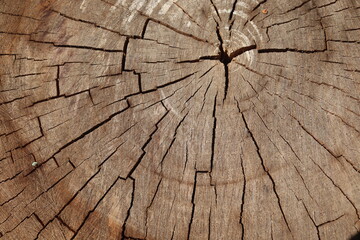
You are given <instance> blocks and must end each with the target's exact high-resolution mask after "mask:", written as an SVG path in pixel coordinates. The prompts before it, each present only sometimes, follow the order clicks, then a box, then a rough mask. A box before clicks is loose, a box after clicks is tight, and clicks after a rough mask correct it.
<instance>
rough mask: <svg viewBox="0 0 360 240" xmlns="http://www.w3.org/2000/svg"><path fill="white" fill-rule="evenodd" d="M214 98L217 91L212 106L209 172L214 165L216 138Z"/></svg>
mask: <svg viewBox="0 0 360 240" xmlns="http://www.w3.org/2000/svg"><path fill="white" fill-rule="evenodd" d="M216 99H217V93H216V95H215V98H214V107H213V114H212V117H213V120H214V121H213V128H212V140H211V157H210V172H212V170H213V167H214V157H215V140H216V122H217V119H216Z"/></svg>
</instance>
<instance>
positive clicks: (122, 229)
mask: <svg viewBox="0 0 360 240" xmlns="http://www.w3.org/2000/svg"><path fill="white" fill-rule="evenodd" d="M129 178H130V179H131V180H132V182H133V190H132V193H131V201H130V206H129V208H128V210H127V213H126V218H125V220H124V223H123V225H122V228H121V240H125V239H126V238H127V237H126V236H125V231H126V223H127V220H128V219H129V217H130V213H131V209H132V207H133V206H134V199H135V179H134V178H132V177H129Z"/></svg>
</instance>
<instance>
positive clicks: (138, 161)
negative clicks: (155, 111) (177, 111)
mask: <svg viewBox="0 0 360 240" xmlns="http://www.w3.org/2000/svg"><path fill="white" fill-rule="evenodd" d="M169 112H170V110H167V111H166V113H165V114H164V115H163V116H162V117H161V118H160V119H159V121H158V122H157V123H155V129H154V131H153V132H152V133H151V134H150V136H149V138H148V139H147V141H146V142H145V144H144V145H143V146H142V147H141V150H142V151H143V153H142V154H141V155H140V157H139V159H138V160H137V161H136V163H135V164H134V166H133V167H132V169H131V170H130V171H129V173H128V174H127V177H126V178H128V177H130V176H131V175H132V174H133V172H134V171H135V170H136V168H137V167H138V166H139V164H140V162H141V160H142V159H143V158H144V157H145V154H146V151H145V148H146V147H147V145H149V143H150V142H151V140H152V138H153V136H154V134H155V133H156V132H157V130H158V129H159V124H160V123H161V121H162V120H163V119H164V118H165V117H166V116H167V114H168V113H169Z"/></svg>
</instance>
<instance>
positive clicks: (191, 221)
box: [187, 171, 198, 239]
mask: <svg viewBox="0 0 360 240" xmlns="http://www.w3.org/2000/svg"><path fill="white" fill-rule="evenodd" d="M197 174H198V171H196V172H195V176H194V188H193V192H192V196H191V204H192V209H191V217H190V222H189V228H188V234H187V239H190V233H191V226H192V223H193V220H194V214H195V192H196V184H197Z"/></svg>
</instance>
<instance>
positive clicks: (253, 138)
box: [241, 113, 292, 235]
mask: <svg viewBox="0 0 360 240" xmlns="http://www.w3.org/2000/svg"><path fill="white" fill-rule="evenodd" d="M241 116H242V119H243V121H244V124H245V127H246V129H247V131H248V132H249V134H250V137H251V139H252V141H253V143H254V145H255V147H256V152H257V155H258V157H259V158H260V161H261V166H262V168H263V170H264V172H265V173H266V174H267V176H268V177H269V179H270V181H271V183H272V187H273V191H274V193H275V195H276V198H277V202H278V206H279V209H280V211H281V214H282V217H283V219H284V221H285V224H286V226H287V228H288V230H289V232H290V234H291V235H292V232H291V229H290V226H289V223H288V221H287V219H286V217H285V213H284V211H283V209H282V206H281V201H280V197H279V194H278V193H277V191H276V185H275V181H274V179H273V177H272V176H271V174H270V172H269V170H267V169H266V167H265V164H264V159H263V157H262V155H261V153H260V148H259V145H258V143H257V141H256V139H255V137H254V135H253V133H252V131H251V130H250V128H249V126H248V124H247V121H246V119H245V116H244V114H243V113H241Z"/></svg>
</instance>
